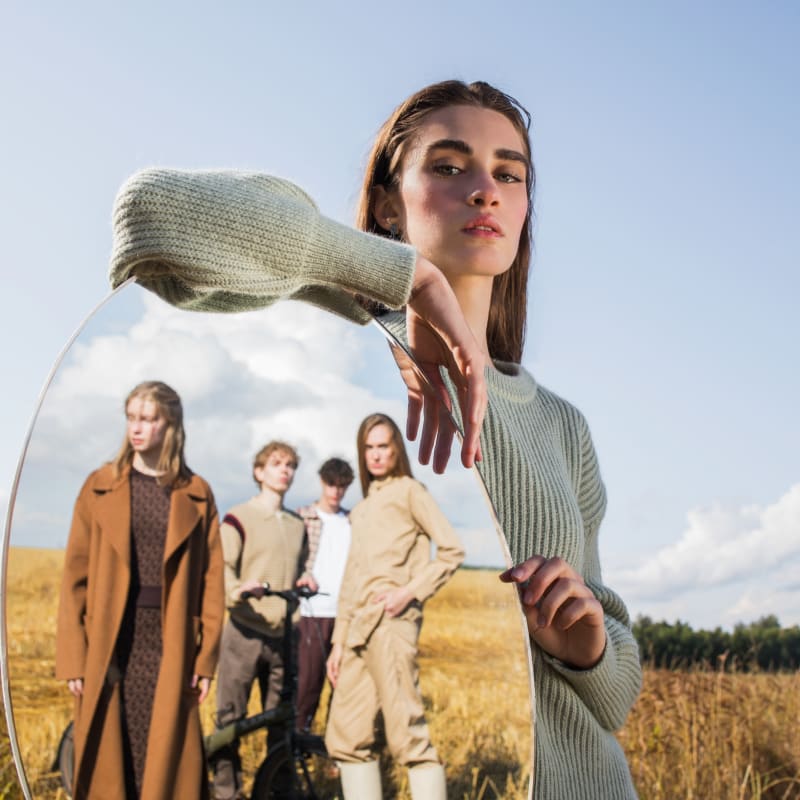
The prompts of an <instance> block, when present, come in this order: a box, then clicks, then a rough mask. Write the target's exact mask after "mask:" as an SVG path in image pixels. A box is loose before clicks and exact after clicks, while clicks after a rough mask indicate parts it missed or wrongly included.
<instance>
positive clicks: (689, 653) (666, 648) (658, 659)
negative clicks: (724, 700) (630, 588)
mask: <svg viewBox="0 0 800 800" xmlns="http://www.w3.org/2000/svg"><path fill="white" fill-rule="evenodd" d="M633 633H634V635H635V636H636V640H637V641H638V642H639V652H640V655H641V659H642V663H644V664H647V665H649V666H652V667H660V668H665V669H685V668H687V667H691V666H696V665H701V664H702V665H706V666H710V667H711V668H712V669H724V670H730V669H736V670H738V671H744V672H749V671H752V670H756V669H757V670H760V671H762V672H779V671H785V670H797V669H800V627H798V626H796V625H795V626H793V627H791V628H781V625H780V623H779V622H778V618H777V617H776V616H775V615H774V614H769V615H768V616H765V617H761V619H759V620H756V622H751V623H750V624H748V625H745V624H744V623H741V622H740V623H738V624H737V625H736V627H735V628H734V629H733V632H732V633H730V632H728V631H724V630H722V629H721V628H714V630H713V631H706V630H699V631H695V630H692V628H691V627H690V626H689V625H688V624H687V623H685V622H681V621H680V620H678V621H677V622H674V623H668V622H664V621H661V622H653V620H652V619H651V618H650V617H646V616H639V617H637V619H636V621H635V622H634V624H633Z"/></svg>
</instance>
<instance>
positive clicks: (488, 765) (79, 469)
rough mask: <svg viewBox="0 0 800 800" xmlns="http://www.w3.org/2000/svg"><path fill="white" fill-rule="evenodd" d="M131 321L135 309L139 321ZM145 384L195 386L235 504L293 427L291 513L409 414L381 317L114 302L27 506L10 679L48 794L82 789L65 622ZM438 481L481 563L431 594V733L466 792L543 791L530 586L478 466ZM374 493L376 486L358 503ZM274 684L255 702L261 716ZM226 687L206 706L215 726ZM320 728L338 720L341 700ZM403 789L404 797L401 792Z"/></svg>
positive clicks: (205, 437) (17, 553) (195, 446)
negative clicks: (61, 653) (322, 478)
mask: <svg viewBox="0 0 800 800" xmlns="http://www.w3.org/2000/svg"><path fill="white" fill-rule="evenodd" d="M120 320H132V323H130V324H129V322H125V323H121V322H120ZM145 379H158V380H163V381H165V382H166V383H168V384H170V385H171V386H173V387H174V388H175V389H176V390H177V392H178V393H179V394H180V396H181V398H182V400H183V405H184V411H185V420H186V431H187V461H188V463H189V465H190V466H191V468H192V469H193V470H194V471H195V472H197V473H198V474H200V475H202V476H203V477H204V478H206V480H207V481H208V482H209V483H210V485H211V487H212V489H213V491H214V494H215V497H216V502H217V505H218V507H219V510H220V514H224V513H225V512H226V510H227V509H229V508H231V506H233V505H234V504H237V503H241V502H242V501H244V500H246V499H248V498H249V497H251V496H252V495H253V494H254V493H255V487H254V485H253V483H252V482H251V481H252V477H251V461H252V458H253V455H254V453H255V452H256V451H257V450H258V449H259V448H260V447H261V446H262V445H263V444H264V443H265V442H266V441H268V440H270V439H274V438H278V439H282V440H285V441H287V442H290V443H291V444H292V445H294V446H295V447H296V448H297V450H298V452H299V453H300V456H301V463H300V466H299V469H298V471H297V474H296V476H295V480H294V482H293V484H292V486H291V488H290V490H289V492H288V493H287V495H286V506H287V507H289V508H292V509H296V508H298V507H300V506H304V505H306V504H308V503H310V502H311V501H313V500H315V499H316V498H317V497H318V495H319V491H320V486H319V480H318V477H317V469H318V467H319V465H320V464H321V463H322V462H323V461H324V460H326V459H327V458H329V457H331V456H339V457H341V458H344V459H346V460H348V461H349V462H350V463H351V464H353V465H354V467H355V465H356V464H357V458H356V450H355V437H356V430H357V428H358V425H359V423H360V421H361V420H362V419H363V418H364V417H365V416H366V415H368V414H370V413H372V412H376V411H380V412H384V413H386V414H388V415H389V416H391V417H392V418H394V419H396V420H397V421H398V422H399V423H400V425H401V427H402V425H403V422H404V420H405V390H404V389H405V387H404V385H403V384H402V382H401V380H400V378H399V376H398V374H397V369H396V366H395V364H394V361H393V359H392V357H391V355H390V352H389V349H388V347H387V342H386V339H385V337H384V336H383V335H382V332H381V331H380V330H379V329H378V327H377V326H367V327H364V328H359V327H358V326H354V325H352V324H351V323H347V322H344V321H340V320H339V319H337V318H335V317H333V316H331V315H330V314H327V313H324V312H322V311H319V310H317V309H315V308H312V307H310V306H306V305H302V304H298V303H281V304H278V305H276V306H273V307H271V308H269V309H266V310H265V311H262V312H257V313H250V314H239V315H233V316H220V315H203V314H191V313H188V312H180V311H177V310H175V309H173V308H171V307H169V306H167V305H165V304H164V303H162V302H161V301H160V300H158V299H157V298H155V297H154V296H152V295H149V294H148V293H147V292H145V291H143V290H142V289H140V288H139V287H138V286H136V285H131V286H129V287H126V288H125V289H124V290H123V291H121V292H120V293H118V294H117V295H116V296H114V297H113V298H112V299H111V300H110V301H109V302H108V303H107V304H106V305H104V306H103V307H102V308H101V309H100V310H99V311H98V312H97V313H96V314H95V315H94V316H93V317H92V318H91V319H90V321H89V322H88V324H87V326H86V327H85V329H84V330H83V332H82V333H81V335H80V336H79V337H78V339H77V340H76V341H75V343H74V344H73V346H72V347H71V348H70V350H69V351H68V352H67V354H66V356H65V358H64V360H63V363H62V364H61V366H60V368H59V369H58V370H57V372H56V374H55V376H54V378H53V380H52V383H51V385H50V387H49V390H48V391H47V393H46V395H45V397H44V400H43V403H42V406H41V409H40V412H39V415H38V418H37V420H36V423H35V426H34V428H33V431H32V435H31V439H30V444H29V447H28V450H27V455H26V458H25V461H24V464H23V466H22V470H21V475H20V480H19V484H18V490H17V494H16V497H15V498H14V505H13V516H12V519H13V524H12V526H11V529H10V540H9V542H8V569H7V573H6V583H5V587H6V597H5V599H6V620H5V623H6V626H7V641H8V664H7V675H8V678H9V681H10V697H11V701H12V709H13V719H14V726H15V728H16V734H17V737H18V745H19V751H20V755H21V758H22V762H23V764H24V768H25V773H26V776H27V782H28V784H29V787H30V791H31V793H32V796H33V797H35V798H37V800H38V798H58V797H64V794H63V789H62V787H61V780H60V775H59V771H58V769H57V763H56V762H57V758H56V755H57V750H58V746H59V741H60V737H61V735H62V732H63V731H64V729H65V727H66V725H67V724H68V722H69V720H70V718H71V713H72V699H71V696H70V694H69V692H68V691H67V687H66V685H65V684H64V682H63V681H57V680H55V678H54V657H55V637H54V632H55V626H56V613H57V608H58V602H59V588H60V581H61V574H62V567H63V560H64V547H65V545H66V542H67V535H68V532H69V529H70V519H71V516H72V512H73V505H74V503H75V498H76V496H77V494H78V491H79V490H80V487H81V485H82V483H83V481H84V480H85V478H86V476H87V475H88V473H89V472H90V471H91V470H93V469H95V468H96V467H98V466H99V465H100V464H102V463H103V462H105V461H108V460H109V459H111V458H112V457H113V456H114V454H115V453H116V451H117V449H118V447H119V444H120V441H121V440H122V437H123V434H124V416H123V401H124V398H125V396H126V395H127V393H128V391H129V390H130V389H131V388H132V387H133V386H134V385H135V384H137V383H138V382H140V381H142V380H145ZM409 450H410V456H411V461H412V469H413V471H414V474H415V477H416V478H417V479H418V480H420V481H421V482H422V483H424V484H425V485H426V487H427V488H428V490H429V491H430V493H431V494H432V495H433V497H434V499H435V501H436V503H437V504H438V505H439V506H440V508H441V509H442V510H443V511H444V513H445V515H446V516H447V518H448V519H449V520H450V522H451V523H452V525H453V527H454V529H455V531H456V533H457V535H458V537H459V539H460V540H461V542H462V544H463V546H464V549H465V552H466V557H465V559H464V563H463V566H462V567H460V568H459V569H458V570H457V571H456V573H455V574H454V576H453V577H452V579H451V580H449V582H448V583H447V584H446V585H445V586H444V587H443V588H442V589H441V590H440V591H439V592H438V593H437V594H436V595H435V596H434V597H433V598H432V599H431V600H429V601H428V602H427V603H426V604H425V608H424V625H423V626H422V633H421V638H420V642H419V663H420V670H421V678H420V682H421V687H422V693H423V699H424V704H425V714H426V717H427V720H428V724H429V726H430V731H431V738H432V740H433V742H434V745H435V747H436V748H437V751H438V752H439V754H440V757H441V758H442V760H443V762H444V763H445V766H446V773H447V782H448V794H449V796H452V797H459V798H462V797H465V798H476V799H477V798H486V799H487V800H488V798H501V797H502V798H518V797H525V796H527V794H528V791H529V789H528V783H529V778H530V774H529V769H530V766H529V765H530V763H531V750H532V741H531V729H532V724H531V718H530V708H531V702H530V696H529V691H530V689H529V685H530V684H529V666H528V664H529V662H528V653H527V642H526V638H525V636H524V629H523V625H522V621H521V616H520V614H519V611H518V606H517V598H516V592H515V590H514V589H512V588H511V587H509V586H507V585H505V584H501V583H500V582H499V580H498V578H497V575H498V572H499V571H500V569H502V568H504V566H505V564H506V556H505V555H504V549H503V546H502V545H501V541H500V538H499V536H498V533H497V530H496V527H495V523H494V522H493V517H492V514H491V513H490V510H489V508H488V507H487V505H486V503H485V500H484V496H483V492H482V488H481V486H480V484H479V482H478V479H477V476H476V475H475V474H473V473H472V472H470V471H467V470H464V469H463V467H461V466H460V464H458V463H457V459H456V460H455V461H454V463H453V464H451V465H450V468H449V469H448V470H447V472H446V474H445V475H443V476H438V475H435V474H433V472H432V471H431V470H430V469H427V468H422V467H420V466H419V465H418V463H417V461H416V457H415V455H416V451H415V448H414V446H413V444H412V445H409ZM360 499H361V490H360V488H359V486H358V481H357V480H356V482H354V483H353V485H352V486H351V487H350V489H349V490H348V493H347V494H346V495H345V498H344V500H343V504H344V505H345V506H347V507H352V506H354V505H355V504H356V503H357V502H358V501H359V500H360ZM258 706H259V702H258V692H257V691H254V692H253V695H252V696H251V708H250V710H251V712H252V713H255V712H256V711H257V710H258ZM214 708H215V703H214V687H213V686H212V692H211V694H210V696H209V698H208V699H207V700H206V702H205V703H204V704H203V706H202V708H201V717H202V720H203V727H204V730H205V732H210V731H211V729H212V728H213V715H214ZM320 709H321V710H320V711H319V712H318V714H317V718H316V720H315V723H314V727H315V729H316V730H317V731H321V730H322V729H324V725H325V718H324V714H325V695H323V702H322V704H321V707H320ZM242 752H243V758H244V772H245V777H246V780H247V784H246V785H247V789H248V790H249V788H250V781H251V780H252V778H253V776H254V774H255V773H256V771H257V768H258V766H259V763H260V761H261V760H262V759H263V757H264V752H265V742H264V735H263V731H262V732H259V733H256V734H254V735H252V736H249V737H247V738H246V739H243V740H242ZM384 767H385V768H384V775H383V780H384V787H385V788H386V789H387V790H390V789H391V788H393V789H394V791H395V793H396V795H395V796H397V797H405V796H407V795H406V791H407V787H406V779H405V776H404V772H403V771H400V770H398V769H396V768H395V767H393V766H392V765H391V763H390V762H389V761H388V760H386V761H385V764H384ZM389 795H390V792H389V791H387V796H389Z"/></svg>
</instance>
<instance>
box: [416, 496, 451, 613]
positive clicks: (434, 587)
mask: <svg viewBox="0 0 800 800" xmlns="http://www.w3.org/2000/svg"><path fill="white" fill-rule="evenodd" d="M410 486H411V488H410V491H409V502H410V505H411V516H412V517H413V518H414V520H415V522H416V523H417V525H419V527H420V530H422V531H424V532H425V533H426V534H427V535H428V536H429V537H430V539H431V541H433V542H434V543H435V544H436V556H435V557H434V558H432V559H431V560H430V561H428V563H427V564H425V566H424V567H423V568H422V569H421V570H419V571H418V572H417V574H416V575H414V576H413V577H412V578H411V580H410V581H409V583H408V587H407V588H408V589H409V590H410V591H411V593H412V594H413V596H414V597H415V598H416V599H417V600H419V601H420V602H424V601H425V600H427V599H428V598H429V597H431V596H432V595H433V594H435V593H436V592H437V591H438V590H439V589H440V588H441V587H442V586H444V584H445V583H447V581H448V580H449V579H450V577H451V576H452V574H453V573H454V572H455V571H456V570H457V569H458V568H459V567H460V566H461V563H462V562H463V561H464V547H463V545H462V544H461V542H460V540H459V538H458V536H457V535H456V532H455V531H454V530H453V526H452V525H451V524H450V521H449V520H448V519H447V517H446V516H445V515H444V514H443V513H442V510H441V509H440V508H439V506H438V505H437V504H436V501H435V500H434V499H433V497H432V496H431V493H430V492H429V491H428V490H427V489H426V488H425V487H424V486H423V485H422V484H421V483H418V482H417V481H412V482H411V484H410Z"/></svg>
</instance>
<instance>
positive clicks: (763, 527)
mask: <svg viewBox="0 0 800 800" xmlns="http://www.w3.org/2000/svg"><path fill="white" fill-rule="evenodd" d="M687 522H688V525H687V528H686V530H685V531H684V533H683V534H682V536H681V537H680V539H678V540H677V541H676V542H675V543H674V544H671V545H669V546H668V547H664V548H662V549H660V550H658V551H657V552H655V553H653V554H651V555H649V556H647V557H645V558H644V559H642V561H641V562H640V563H639V564H638V565H637V566H635V567H632V568H629V569H620V570H616V571H609V572H608V574H607V576H606V577H607V580H608V582H609V584H610V585H612V586H613V587H614V588H615V589H616V590H618V591H619V592H620V593H621V594H622V596H623V597H624V598H625V599H626V600H627V601H628V603H629V605H630V607H631V610H632V611H633V612H634V613H643V614H648V615H650V616H652V617H655V618H659V619H660V618H665V619H668V620H672V619H683V620H686V621H689V622H691V623H692V624H693V625H695V626H703V627H715V626H717V625H723V626H726V627H730V626H731V625H733V624H735V623H736V622H740V621H744V622H747V621H751V620H753V619H756V618H758V617H760V616H763V615H765V614H776V615H777V616H778V618H779V619H780V620H781V622H782V623H783V624H785V625H790V624H797V623H798V622H800V580H798V578H797V574H798V563H800V484H796V485H794V486H792V487H791V488H790V489H789V490H788V491H787V492H786V493H785V494H784V495H783V496H781V497H780V498H779V499H778V500H776V501H775V502H774V503H771V504H769V505H766V506H757V505H748V506H742V507H740V508H738V509H737V508H723V507H721V506H718V505H717V506H713V507H711V508H709V509H704V510H703V509H695V510H693V511H691V512H689V513H688V514H687Z"/></svg>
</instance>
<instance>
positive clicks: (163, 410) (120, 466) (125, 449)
mask: <svg viewBox="0 0 800 800" xmlns="http://www.w3.org/2000/svg"><path fill="white" fill-rule="evenodd" d="M134 398H138V399H140V400H151V401H152V402H153V403H155V404H156V407H157V408H158V413H159V415H160V416H162V417H164V419H165V421H166V423H167V426H166V429H165V431H164V441H163V442H162V443H161V455H160V456H159V458H158V464H157V466H156V469H157V470H158V471H159V472H160V473H161V474H160V475H159V477H158V484H159V486H169V487H170V488H175V487H176V486H179V485H181V484H184V483H186V482H187V481H188V480H189V478H191V476H192V471H191V470H190V469H189V467H188V466H187V465H186V459H185V457H184V453H183V448H184V444H185V442H186V432H185V431H184V429H183V406H182V405H181V398H180V397H179V396H178V393H177V392H176V391H175V390H174V389H173V388H172V387H171V386H167V384H166V383H162V382H161V381H143V382H142V383H140V384H138V385H136V386H134V387H133V389H131V391H130V393H129V394H128V396H127V397H126V398H125V406H124V408H125V412H126V413H127V411H128V403H130V401H131V400H133V399H134ZM133 455H134V451H133V447H131V443H130V441H129V440H128V436H127V433H126V435H125V440H124V441H123V443H122V447H120V449H119V452H118V453H117V455H116V458H114V460H113V461H112V462H111V466H112V467H113V469H114V477H116V478H118V477H119V476H120V475H121V474H122V472H123V470H124V469H126V468H127V467H129V466H130V464H131V462H132V461H133Z"/></svg>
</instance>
